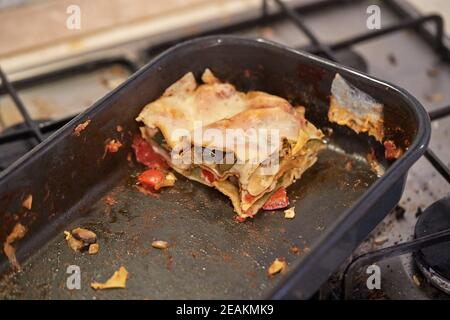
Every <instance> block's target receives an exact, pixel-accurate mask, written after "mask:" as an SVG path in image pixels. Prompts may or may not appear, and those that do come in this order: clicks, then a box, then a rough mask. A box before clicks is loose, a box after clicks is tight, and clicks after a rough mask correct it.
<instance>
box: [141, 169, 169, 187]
mask: <svg viewBox="0 0 450 320" xmlns="http://www.w3.org/2000/svg"><path fill="white" fill-rule="evenodd" d="M164 178H165V176H164V173H163V172H161V171H159V170H157V169H149V170H146V171H144V172H142V173H141V174H140V175H139V177H138V181H139V183H140V184H141V186H143V187H144V188H146V189H149V190H155V187H156V186H157V185H159V184H160V183H162V182H163V181H164Z"/></svg>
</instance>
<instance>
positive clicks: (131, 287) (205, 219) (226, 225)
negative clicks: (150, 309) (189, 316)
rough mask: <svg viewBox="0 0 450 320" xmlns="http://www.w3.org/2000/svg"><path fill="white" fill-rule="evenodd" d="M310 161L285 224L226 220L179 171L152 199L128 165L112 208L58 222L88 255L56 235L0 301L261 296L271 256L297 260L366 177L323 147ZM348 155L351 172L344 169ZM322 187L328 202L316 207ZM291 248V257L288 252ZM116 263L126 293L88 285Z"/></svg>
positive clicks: (273, 217) (223, 201)
mask: <svg viewBox="0 0 450 320" xmlns="http://www.w3.org/2000/svg"><path fill="white" fill-rule="evenodd" d="M319 159H320V160H319V162H318V163H316V165H314V166H313V167H312V168H311V169H310V170H309V171H307V173H306V174H305V175H304V177H303V178H302V179H301V180H299V181H297V183H296V184H295V185H293V186H291V187H290V188H289V190H290V191H289V198H290V200H291V204H294V205H295V207H296V217H295V218H294V219H293V220H287V219H285V218H284V216H283V211H282V210H280V211H266V212H264V211H261V212H260V213H259V214H258V215H257V216H256V217H255V219H253V220H252V221H251V222H247V223H236V222H234V220H233V215H234V213H233V209H232V206H231V205H230V203H229V201H228V199H227V198H226V197H225V196H223V195H221V194H220V193H218V192H217V191H215V190H213V189H211V188H208V187H206V186H203V185H201V184H199V183H195V182H192V181H189V180H187V179H185V178H183V177H180V176H179V175H178V176H179V180H178V181H177V183H176V185H175V187H174V188H170V189H165V190H164V191H163V192H162V193H161V196H160V197H159V198H158V199H156V198H153V197H149V196H146V195H144V194H142V193H140V192H138V191H137V189H136V188H135V187H133V185H132V182H133V180H132V179H130V178H129V175H132V174H133V173H134V172H137V171H136V169H137V168H135V169H130V171H129V172H127V174H125V176H124V177H123V178H122V179H120V180H119V181H118V182H116V186H115V187H114V188H113V189H112V191H110V192H109V193H108V195H109V196H111V197H112V198H113V199H114V200H116V201H117V203H116V204H115V205H113V206H109V205H107V204H106V203H105V201H104V198H103V199H101V200H100V201H98V202H97V203H96V204H95V205H94V206H93V207H92V208H91V209H90V210H88V211H87V212H85V213H83V214H82V215H81V217H79V218H76V219H75V220H74V221H73V222H71V223H70V224H69V225H68V226H67V228H68V229H70V228H69V226H70V227H77V226H84V227H87V228H89V229H91V230H93V231H95V232H96V233H97V236H98V238H99V240H98V242H99V244H100V251H99V253H98V254H97V255H95V256H89V255H88V254H87V253H84V254H80V253H75V252H73V251H72V250H71V249H70V248H69V247H68V246H67V244H66V241H65V240H64V237H63V235H62V232H61V233H60V234H58V235H57V236H56V237H55V238H54V239H52V240H51V241H50V242H49V244H48V245H47V246H45V247H44V248H43V249H41V250H40V251H38V252H37V253H36V254H35V255H34V256H33V257H32V258H31V259H30V261H29V263H28V264H27V265H24V266H23V267H24V272H23V274H20V275H18V276H15V277H13V278H9V277H7V278H6V279H4V280H3V281H2V282H0V298H31V299H36V298H37V299H48V298H50V299H58V298H60V299H64V298H93V297H97V298H98V299H115V298H137V299H168V298H172V299H174V298H180V299H189V298H195V299H196V298H199V299H208V298H213V299H228V298H235V299H236V298H238V299H246V298H252V299H255V298H263V297H264V295H266V294H267V290H268V289H269V288H271V287H273V286H274V284H275V283H277V281H278V279H279V278H280V277H281V275H277V276H275V277H273V278H269V277H268V276H267V268H268V266H270V264H271V263H272V261H273V260H274V259H275V258H277V257H285V258H286V260H287V261H288V263H291V262H292V261H293V260H295V259H301V258H302V256H303V255H304V252H303V251H304V249H305V248H309V247H310V244H311V243H312V242H313V241H314V240H316V239H317V237H318V236H319V235H320V234H321V233H322V232H323V231H324V230H325V228H326V226H328V225H330V223H331V222H332V221H333V220H334V219H335V217H336V215H337V214H339V212H342V211H343V210H344V209H345V208H348V207H349V206H351V204H352V203H353V202H354V201H355V199H356V198H357V197H359V196H360V195H361V194H362V193H363V192H364V191H365V190H366V189H367V187H368V186H369V185H370V184H371V183H372V182H373V181H375V179H376V176H375V175H374V174H373V173H372V172H371V171H370V168H369V167H368V166H367V165H366V164H365V163H363V162H359V161H356V160H354V159H353V160H352V159H351V158H350V157H348V156H345V155H340V154H336V153H335V152H333V151H325V152H323V153H322V154H321V156H320V157H319ZM348 161H352V163H353V169H352V171H348V170H346V168H345V166H346V163H347V162H348ZM322 193H326V194H327V197H328V198H329V199H330V201H327V202H326V203H324V202H323V200H322V196H321V194H322ZM331 199H333V201H331ZM318 203H321V205H320V206H318V205H317V204H318ZM153 240H166V241H168V242H169V244H170V248H169V249H168V250H167V251H161V250H158V249H154V248H152V247H151V242H152V241H153ZM294 245H296V246H298V247H299V248H300V249H301V252H300V254H298V255H297V254H294V253H292V252H290V248H291V247H292V246H294ZM72 264H74V265H78V266H80V267H81V279H82V282H81V290H72V291H70V290H67V289H66V287H65V283H66V279H67V276H68V274H66V269H67V266H68V265H72ZM120 266H125V267H126V269H127V270H128V272H129V280H128V282H127V288H126V289H118V290H109V291H103V292H101V291H99V292H96V291H94V290H92V289H91V288H90V286H89V284H90V282H92V281H94V280H96V281H99V280H100V281H104V280H106V279H107V278H108V277H109V276H111V275H112V273H113V272H114V271H115V270H117V269H118V268H119V267H120Z"/></svg>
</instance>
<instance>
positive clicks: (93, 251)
mask: <svg viewBox="0 0 450 320" xmlns="http://www.w3.org/2000/svg"><path fill="white" fill-rule="evenodd" d="M98 250H100V246H99V245H98V243H92V244H91V245H89V250H88V253H89V254H97V253H98Z"/></svg>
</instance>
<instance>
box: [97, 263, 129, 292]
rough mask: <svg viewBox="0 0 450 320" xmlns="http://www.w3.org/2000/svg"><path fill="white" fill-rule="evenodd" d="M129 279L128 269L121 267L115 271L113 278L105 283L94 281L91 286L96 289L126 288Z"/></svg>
mask: <svg viewBox="0 0 450 320" xmlns="http://www.w3.org/2000/svg"><path fill="white" fill-rule="evenodd" d="M127 279H128V271H127V270H126V269H125V268H124V267H120V268H119V270H118V271H115V272H114V274H113V275H112V277H111V278H109V279H108V280H107V281H106V282H105V283H100V282H92V283H91V288H92V289H94V290H103V289H115V288H119V289H124V288H125V287H126V283H127Z"/></svg>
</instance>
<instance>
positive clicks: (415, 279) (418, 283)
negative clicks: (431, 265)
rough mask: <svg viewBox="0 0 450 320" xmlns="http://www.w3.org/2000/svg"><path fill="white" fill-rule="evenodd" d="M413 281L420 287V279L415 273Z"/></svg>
mask: <svg viewBox="0 0 450 320" xmlns="http://www.w3.org/2000/svg"><path fill="white" fill-rule="evenodd" d="M413 282H414V284H415V285H416V286H418V287H420V280H419V277H417V276H416V275H413Z"/></svg>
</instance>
